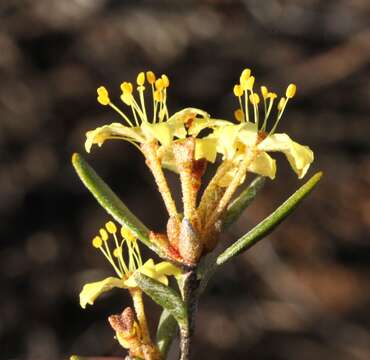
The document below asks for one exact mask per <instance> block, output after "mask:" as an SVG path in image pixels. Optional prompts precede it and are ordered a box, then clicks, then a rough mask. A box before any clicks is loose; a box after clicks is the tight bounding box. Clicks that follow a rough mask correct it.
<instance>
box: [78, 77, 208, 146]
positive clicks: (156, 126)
mask: <svg viewBox="0 0 370 360" xmlns="http://www.w3.org/2000/svg"><path fill="white" fill-rule="evenodd" d="M145 81H147V83H148V86H149V87H150V88H151V95H152V96H151V98H152V101H151V103H152V104H151V105H152V108H151V116H149V109H148V108H147V104H146V102H145V94H144V93H145V86H144V85H145ZM136 83H137V89H136V90H137V93H138V96H137V97H138V99H137V98H135V96H134V86H133V85H132V83H130V82H123V83H122V84H121V90H122V94H121V100H122V102H123V103H124V104H125V105H127V106H128V107H129V108H130V111H131V114H132V115H131V116H129V115H127V114H126V113H125V112H123V111H122V110H121V109H119V108H118V107H117V106H116V105H115V104H114V103H113V102H112V101H111V100H110V97H109V93H108V90H107V89H106V88H105V87H104V86H101V87H99V88H98V90H97V93H98V98H97V99H98V102H99V103H100V104H101V105H104V106H110V107H111V108H112V109H113V110H114V111H116V112H117V113H118V114H119V115H120V116H121V118H122V119H123V122H124V124H121V123H117V122H115V123H112V124H109V125H104V126H101V127H98V128H96V129H95V130H91V131H88V132H87V133H86V142H85V149H86V151H87V152H90V150H91V147H92V145H94V144H97V145H98V146H102V145H103V143H104V141H105V140H108V139H121V140H126V141H128V142H130V143H132V144H133V145H135V146H136V147H138V148H139V146H138V145H139V144H142V143H145V142H151V141H153V140H157V141H159V143H160V144H161V145H163V146H168V145H170V143H171V142H172V140H173V139H174V138H177V139H183V138H185V137H186V135H187V132H186V129H185V122H186V121H188V120H189V119H191V118H196V117H199V116H200V117H201V118H207V117H209V115H208V114H207V113H206V112H204V111H202V110H199V109H195V108H187V109H184V110H182V111H179V112H177V113H175V114H174V115H172V116H171V117H170V116H169V112H168V109H167V88H168V87H169V85H170V81H169V79H168V77H167V76H166V75H162V76H161V77H160V78H158V79H156V76H155V74H154V73H153V72H152V71H148V72H147V73H146V74H144V72H141V73H139V74H138V76H137V79H136Z"/></svg>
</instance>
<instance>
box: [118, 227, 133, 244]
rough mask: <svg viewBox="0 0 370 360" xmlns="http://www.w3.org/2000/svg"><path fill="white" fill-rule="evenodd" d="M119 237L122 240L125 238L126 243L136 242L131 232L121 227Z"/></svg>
mask: <svg viewBox="0 0 370 360" xmlns="http://www.w3.org/2000/svg"><path fill="white" fill-rule="evenodd" d="M121 235H122V237H123V238H125V239H126V240H128V241H135V240H136V238H135V236H134V235H133V234H132V232H131V231H130V230H129V229H128V228H127V227H124V226H122V228H121Z"/></svg>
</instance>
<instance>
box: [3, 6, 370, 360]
mask: <svg viewBox="0 0 370 360" xmlns="http://www.w3.org/2000/svg"><path fill="white" fill-rule="evenodd" d="M369 65H370V3H369V1H368V0H347V1H345V0H342V1H341V0H301V1H294V0H265V1H258V0H244V1H232V0H208V1H205V0H204V1H186V0H184V1H149V0H148V1H132V0H131V1H129V0H127V1H118V0H95V1H89V0H37V1H35V0H23V1H22V0H1V2H0V80H1V81H0V217H1V231H0V234H1V246H0V279H1V290H0V294H1V296H0V358H1V359H27V360H34V359H40V360H44V359H45V360H46V359H48V360H49V359H62V358H65V357H66V356H67V355H69V354H73V353H77V354H81V355H111V354H116V355H121V356H122V354H123V352H122V351H121V350H120V348H119V347H118V345H117V344H116V342H115V341H114V340H113V333H112V331H111V329H110V327H109V325H108V323H107V321H106V318H107V316H108V315H109V314H111V313H116V312H119V311H121V310H122V308H123V307H124V306H127V304H128V301H129V299H128V298H127V297H125V296H124V295H122V292H113V293H111V295H110V296H108V297H105V298H104V299H100V300H99V301H97V302H96V305H95V306H93V307H89V308H88V309H86V310H82V309H81V308H80V307H79V304H78V294H79V290H80V288H81V286H82V284H83V283H84V282H85V281H88V280H89V281H92V280H99V279H101V278H103V277H104V276H107V275H110V274H111V269H110V267H109V265H108V264H107V263H105V262H104V259H103V258H102V257H101V256H100V255H99V254H98V253H97V252H95V251H94V249H93V248H92V247H91V245H90V241H91V238H92V237H93V236H94V235H95V233H96V231H97V230H98V228H99V227H100V226H101V225H102V224H103V223H104V222H105V221H106V220H107V219H108V218H107V216H106V214H105V213H104V211H103V210H102V209H101V208H100V207H99V205H97V203H96V202H95V201H94V199H93V198H92V197H91V196H90V194H89V193H88V192H87V190H85V189H84V187H83V186H82V184H81V183H80V181H79V179H78V178H77V176H76V175H75V173H74V171H73V169H72V166H71V165H70V157H71V154H72V153H73V152H74V151H78V152H81V153H84V149H83V144H84V140H85V132H86V131H87V130H90V129H93V128H95V127H96V126H99V125H102V124H105V123H109V122H112V121H114V120H117V117H116V116H115V114H114V113H112V112H110V111H109V109H107V108H103V107H101V106H100V105H99V104H98V103H97V102H96V88H97V87H98V86H100V85H102V84H104V85H106V86H107V87H108V88H109V89H110V90H111V91H112V92H113V93H115V95H116V96H118V95H119V84H120V83H121V82H122V81H124V80H134V79H135V77H136V74H137V72H139V71H141V70H149V69H152V70H154V71H156V72H157V73H163V72H164V73H166V74H168V75H169V76H170V78H171V88H170V97H169V107H170V110H171V112H174V111H176V110H179V109H180V108H182V107H187V106H193V107H200V108H204V109H206V110H207V111H208V112H210V113H211V114H212V115H214V116H217V117H231V114H232V111H233V110H234V109H235V108H236V102H235V99H234V98H233V96H232V95H231V89H232V86H233V84H234V83H235V82H236V81H237V79H238V76H239V74H240V72H241V70H242V69H243V68H245V67H251V68H252V69H253V71H254V73H255V74H256V77H257V82H258V84H259V85H261V84H262V83H264V84H266V85H267V86H268V87H269V88H273V89H275V90H277V91H284V89H285V87H286V85H287V84H288V83H290V82H295V83H297V85H298V96H297V99H294V101H292V103H291V104H290V106H289V107H288V111H287V112H286V114H285V116H284V119H283V121H282V122H281V126H280V130H282V131H284V132H287V133H289V134H290V135H291V136H292V137H293V138H294V139H296V140H297V141H299V142H300V143H303V144H308V145H309V146H310V147H312V148H313V150H314V151H315V154H316V160H315V163H314V165H313V167H312V168H311V169H310V173H309V175H312V174H313V173H314V172H315V171H317V170H323V171H324V173H325V177H324V179H323V181H322V182H321V183H320V185H319V186H318V188H317V189H316V190H315V192H314V193H313V194H312V195H311V196H310V197H309V198H307V199H306V200H305V202H304V203H303V204H302V205H301V206H300V207H299V208H298V209H297V211H296V212H295V213H294V215H292V216H291V217H290V218H289V219H288V220H287V221H286V222H285V223H283V224H282V225H281V226H280V227H279V229H278V230H277V231H276V232H274V234H273V235H271V236H270V237H269V238H268V239H266V240H264V242H262V243H260V244H258V245H257V246H256V247H255V248H253V249H252V250H251V251H249V252H248V253H247V254H244V255H242V256H240V257H239V258H238V259H237V260H236V261H234V262H233V263H231V264H228V265H227V266H226V267H225V269H224V271H222V272H220V273H218V276H216V277H215V279H214V280H213V281H212V282H211V284H210V287H209V289H208V291H207V293H206V294H205V295H204V297H203V299H202V302H201V306H200V311H199V316H198V327H197V337H196V350H195V358H196V359H199V358H201V357H203V358H204V359H231V358H232V359H281V360H289V359H292V360H293V359H303V360H305V359H307V360H311V359H337V360H341V359H369V358H370V328H369V325H370V312H369V309H370V283H369V275H370V266H369V260H370V252H369V250H370V242H369V227H370V196H369V195H370V191H369V188H370V163H369V147H370V146H369V135H370V128H369V112H370V101H369V98H370V86H369V74H370V66H369ZM85 156H86V158H88V160H89V161H90V163H91V164H92V165H93V166H94V167H95V169H96V170H97V171H98V173H99V174H100V175H101V176H102V177H103V178H104V179H106V180H107V182H108V183H109V184H110V185H111V186H112V188H113V189H114V190H115V191H116V192H117V193H118V194H119V195H120V196H121V197H122V198H123V199H124V201H125V202H126V204H127V205H128V206H129V207H130V208H132V210H133V211H134V212H136V213H137V214H138V216H139V217H140V218H141V219H143V220H144V221H145V222H146V223H147V224H148V225H149V226H150V227H152V228H153V229H156V230H161V229H163V226H164V224H165V220H166V213H165V210H164V207H163V205H162V203H161V201H160V198H159V196H158V194H157V193H156V191H155V186H154V184H153V181H152V178H151V176H150V174H149V172H148V170H147V168H146V166H145V164H144V162H143V161H142V158H141V155H140V154H139V153H138V151H137V150H136V149H135V148H134V147H132V146H130V145H129V144H128V143H124V142H107V143H106V145H104V147H103V148H102V149H98V148H94V149H93V151H92V153H91V154H90V155H87V154H85ZM277 158H278V160H279V168H278V176H277V179H276V181H274V182H268V183H267V185H266V186H265V188H264V191H263V192H262V193H261V194H260V195H259V196H258V198H257V200H256V202H255V203H254V204H253V205H252V206H251V207H250V208H249V209H248V211H246V213H245V214H244V215H243V217H242V218H241V219H240V221H239V222H238V224H236V225H235V226H234V227H233V228H232V229H231V230H230V231H229V233H228V234H226V236H225V239H224V243H225V244H226V243H228V242H230V241H232V239H236V238H237V237H238V236H240V235H241V234H243V233H245V232H246V231H247V230H248V229H250V228H251V227H252V226H253V225H254V224H256V223H257V222H258V221H260V220H261V219H262V218H263V217H264V216H266V215H268V214H269V213H270V212H271V211H272V210H273V209H274V208H276V207H277V206H278V205H279V204H280V203H281V202H282V201H283V200H284V199H285V198H286V197H288V196H289V194H291V193H292V192H293V191H294V190H295V189H296V188H297V187H299V186H300V184H301V182H300V181H298V180H297V178H296V176H295V175H294V174H293V172H292V171H291V170H290V169H289V167H288V166H287V163H286V161H285V159H283V158H282V157H281V156H277ZM309 175H308V176H309ZM171 181H173V182H174V178H171ZM147 303H148V311H150V312H151V314H152V316H151V317H152V320H153V321H154V320H155V318H156V316H157V315H158V311H159V310H158V308H157V307H156V306H155V305H153V304H152V303H151V302H150V301H148V302H147ZM173 358H175V354H173Z"/></svg>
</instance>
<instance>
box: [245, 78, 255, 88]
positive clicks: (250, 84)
mask: <svg viewBox="0 0 370 360" xmlns="http://www.w3.org/2000/svg"><path fill="white" fill-rule="evenodd" d="M254 80H255V79H254V76H251V77H249V78H248V79H247V81H246V82H245V89H244V90H252V89H253V85H254Z"/></svg>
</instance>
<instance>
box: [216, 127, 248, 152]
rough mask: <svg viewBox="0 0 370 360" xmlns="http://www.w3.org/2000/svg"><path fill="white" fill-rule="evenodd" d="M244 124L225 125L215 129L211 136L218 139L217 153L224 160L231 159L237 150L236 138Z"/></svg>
mask: <svg viewBox="0 0 370 360" xmlns="http://www.w3.org/2000/svg"><path fill="white" fill-rule="evenodd" d="M243 128H245V124H244V123H243V124H239V125H235V124H234V125H226V126H222V127H220V128H217V129H216V130H215V131H214V134H213V136H215V137H217V138H218V147H217V151H218V152H219V153H221V154H223V155H224V159H231V158H232V157H233V156H234V155H235V152H236V150H237V138H238V135H239V132H240V131H241V129H243Z"/></svg>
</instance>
